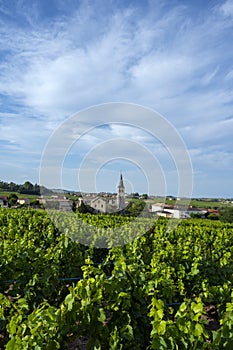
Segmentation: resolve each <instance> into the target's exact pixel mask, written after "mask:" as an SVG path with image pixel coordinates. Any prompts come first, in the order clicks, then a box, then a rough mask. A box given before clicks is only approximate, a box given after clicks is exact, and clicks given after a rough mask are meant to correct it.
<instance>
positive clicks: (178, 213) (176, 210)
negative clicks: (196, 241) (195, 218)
mask: <svg viewBox="0 0 233 350" xmlns="http://www.w3.org/2000/svg"><path fill="white" fill-rule="evenodd" d="M151 211H152V212H153V213H157V215H159V216H161V215H160V213H161V212H166V213H170V214H171V216H170V217H173V218H175V219H188V218H190V217H191V216H192V214H198V215H200V216H201V217H205V215H206V213H207V210H205V209H199V208H193V207H191V206H189V207H187V208H184V207H182V206H180V207H177V206H174V205H169V204H164V203H156V204H153V205H152V209H151Z"/></svg>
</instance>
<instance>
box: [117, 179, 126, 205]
mask: <svg viewBox="0 0 233 350" xmlns="http://www.w3.org/2000/svg"><path fill="white" fill-rule="evenodd" d="M124 207H125V186H124V182H123V176H122V174H121V175H120V181H119V185H118V191H117V209H119V210H122V209H124Z"/></svg>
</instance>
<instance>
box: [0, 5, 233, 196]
mask: <svg viewBox="0 0 233 350" xmlns="http://www.w3.org/2000/svg"><path fill="white" fill-rule="evenodd" d="M0 41H1V43H0V44H1V45H0V48H1V51H0V126H1V134H0V146H1V154H0V156H1V158H0V159H1V163H0V167H1V170H0V171H1V172H0V174H1V175H0V179H2V180H5V181H14V182H17V183H23V182H24V181H26V180H30V181H31V182H33V183H35V182H37V183H38V182H39V172H40V160H41V156H42V152H43V150H44V147H45V146H46V144H47V142H48V138H49V137H51V135H52V133H53V132H54V131H55V130H56V128H58V127H59V126H60V125H61V124H62V123H63V122H64V121H65V120H67V118H68V117H69V116H70V115H73V114H74V113H77V112H78V111H80V110H82V109H85V108H88V107H90V106H93V105H98V104H102V103H109V102H125V103H135V104H140V105H143V106H145V107H148V108H151V109H153V110H155V111H158V112H159V113H160V114H161V115H163V116H164V118H166V119H167V120H168V121H169V122H170V123H172V125H173V126H174V128H175V129H176V130H177V131H178V132H179V133H180V135H181V136H182V138H183V140H184V143H185V145H186V148H187V150H188V152H189V154H190V157H191V160H192V166H193V196H196V197H197V196H201V197H233V177H232V174H233V153H232V149H233V138H232V135H233V108H232V107H233V45H232V42H233V1H232V0H226V1H224V0H223V1H213V0H212V1H204V2H203V1H202V2H201V1H182V0H180V1H170V0H169V1H168V0H167V1H166V0H163V1H162V0H161V1H149V0H148V1H120V0H119V1H95V0H94V1H76V0H68V1H61V0H58V1H55V0H50V1H45V0H43V1H42V0H40V1H36V0H35V1H29V0H27V1H23V0H17V1H16V0H12V1H4V0H0ZM117 138H120V139H122V138H125V139H127V140H129V139H131V140H132V141H134V142H137V143H138V144H141V145H144V146H145V147H147V148H148V149H149V150H150V151H151V152H152V153H154V155H155V157H157V159H158V160H159V164H160V167H161V168H162V169H163V174H164V176H165V177H166V189H165V192H166V193H167V194H174V195H175V194H176V192H177V174H175V170H176V168H175V165H174V164H173V163H172V161H171V159H170V160H169V159H168V158H169V157H168V156H167V155H166V154H165V153H166V152H164V149H161V147H160V146H159V145H158V142H157V141H156V140H152V139H151V137H150V136H148V135H146V134H145V133H144V132H143V131H142V130H135V128H130V127H129V126H128V127H126V126H123V125H114V126H113V125H109V126H104V127H99V128H96V129H94V130H92V131H91V132H90V133H89V134H88V135H85V136H84V137H83V138H82V140H80V143H79V144H77V145H76V146H75V145H74V146H73V147H72V150H71V152H70V154H67V157H66V159H65V160H64V169H63V174H64V179H63V184H64V186H65V187H66V188H69V189H71V188H73V189H78V188H77V173H78V171H79V168H80V166H81V162H82V160H83V157H84V156H85V154H87V153H88V152H90V149H93V147H94V148H96V147H97V146H98V145H101V143H103V142H105V141H107V140H110V139H117ZM75 147H76V148H75ZM133 153H134V148H133V147H132V159H135V158H133ZM122 158H124V155H122ZM129 158H130V157H128V160H127V161H126V160H120V159H112V160H111V161H108V162H107V163H104V164H102V166H101V168H100V169H99V170H98V173H97V174H96V183H97V190H100V191H102V190H106V191H114V190H115V187H116V183H117V181H118V178H119V172H120V171H122V172H123V174H124V178H125V181H126V184H127V191H128V192H131V191H135V192H136V191H137V192H146V191H147V189H148V184H147V176H146V175H145V173H144V172H143V169H140V167H138V165H137V164H136V162H135V161H134V162H133V161H131V162H130V159H129ZM103 159H104V158H103ZM153 171H154V169H153V168H152V167H151V169H150V172H151V173H153ZM155 181H156V172H155ZM56 185H57V183H56V181H55V182H54V187H56ZM161 186H162V185H161ZM163 190H164V189H163ZM159 192H160V190H159V189H158V193H159ZM159 194H160V193H159Z"/></svg>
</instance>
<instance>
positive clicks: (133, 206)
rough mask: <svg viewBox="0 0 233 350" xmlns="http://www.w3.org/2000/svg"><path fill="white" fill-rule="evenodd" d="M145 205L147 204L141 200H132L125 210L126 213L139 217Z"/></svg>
mask: <svg viewBox="0 0 233 350" xmlns="http://www.w3.org/2000/svg"><path fill="white" fill-rule="evenodd" d="M145 205H146V203H145V202H144V201H143V200H141V199H132V200H131V201H130V202H129V204H128V205H127V207H126V208H125V212H126V213H128V214H129V215H132V216H138V215H140V214H141V213H142V211H143V209H144V208H145Z"/></svg>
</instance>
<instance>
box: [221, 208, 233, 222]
mask: <svg viewBox="0 0 233 350" xmlns="http://www.w3.org/2000/svg"><path fill="white" fill-rule="evenodd" d="M220 220H221V221H223V222H230V223H232V222H233V207H230V208H225V209H223V210H221V212H220Z"/></svg>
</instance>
